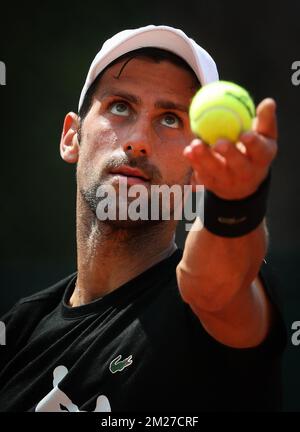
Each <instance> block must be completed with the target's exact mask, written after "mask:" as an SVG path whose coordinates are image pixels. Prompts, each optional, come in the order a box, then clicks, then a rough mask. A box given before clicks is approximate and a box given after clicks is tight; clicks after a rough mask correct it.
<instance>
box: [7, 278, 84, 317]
mask: <svg viewBox="0 0 300 432" xmlns="http://www.w3.org/2000/svg"><path fill="white" fill-rule="evenodd" d="M76 274H77V273H72V274H71V275H69V276H67V277H65V278H63V279H61V280H60V281H58V282H56V283H55V284H52V285H50V286H48V287H47V288H44V289H43V290H41V291H38V292H36V293H34V294H31V295H30V296H27V297H23V298H21V299H20V300H19V301H18V302H17V303H16V304H15V305H14V306H13V307H12V308H11V309H10V310H9V311H8V312H7V313H6V314H5V315H4V316H3V317H2V318H1V321H3V322H4V323H8V322H9V321H11V319H12V318H16V316H18V315H23V314H24V313H25V314H28V313H31V312H32V313H33V314H34V315H37V314H38V313H39V311H41V310H42V311H43V310H46V311H47V310H48V311H49V310H51V309H52V308H53V307H55V306H56V305H57V304H58V303H59V301H60V300H61V299H62V296H63V294H64V292H65V290H66V288H67V286H68V284H69V283H70V282H71V281H72V279H73V278H75V276H76Z"/></svg>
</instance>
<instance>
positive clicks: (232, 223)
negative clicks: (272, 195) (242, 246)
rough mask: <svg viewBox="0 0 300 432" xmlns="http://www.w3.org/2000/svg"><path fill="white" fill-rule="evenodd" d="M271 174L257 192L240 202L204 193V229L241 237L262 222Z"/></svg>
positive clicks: (222, 234) (219, 234)
mask: <svg viewBox="0 0 300 432" xmlns="http://www.w3.org/2000/svg"><path fill="white" fill-rule="evenodd" d="M270 181H271V173H270V172H269V174H268V176H267V177H266V178H265V180H264V181H263V182H262V183H261V185H260V186H259V188H258V189H257V191H256V192H254V193H253V194H252V195H250V196H248V197H246V198H244V199H240V200H225V199H222V198H219V197H218V196H217V195H215V194H214V193H213V192H211V191H209V190H207V189H205V192H204V227H205V228H206V229H208V231H210V232H212V233H213V234H216V235H218V236H222V237H240V236H243V235H245V234H248V233H249V232H251V231H253V230H254V229H255V228H257V227H258V225H259V224H260V223H261V222H262V220H263V218H264V216H265V214H266V210H267V199H268V192H269V188H270Z"/></svg>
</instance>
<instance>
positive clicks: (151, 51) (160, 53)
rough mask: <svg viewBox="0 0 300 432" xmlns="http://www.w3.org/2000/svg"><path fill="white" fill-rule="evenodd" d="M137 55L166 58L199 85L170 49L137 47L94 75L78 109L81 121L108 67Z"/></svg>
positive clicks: (186, 66)
mask: <svg viewBox="0 0 300 432" xmlns="http://www.w3.org/2000/svg"><path fill="white" fill-rule="evenodd" d="M137 57H147V58H149V59H151V60H153V61H154V62H155V63H160V62H161V61H164V60H167V61H169V62H171V63H173V64H175V65H176V66H179V67H181V68H183V69H185V70H187V71H188V72H190V74H191V75H192V76H193V78H194V80H195V87H196V86H200V83H199V79H198V77H197V76H196V74H195V72H194V71H193V69H192V68H191V67H190V66H189V65H188V64H187V63H186V61H185V60H183V59H182V58H181V57H179V56H178V55H177V54H174V53H173V52H171V51H167V50H163V49H160V48H155V47H147V48H138V49H136V50H134V51H129V52H128V53H126V54H123V55H122V56H120V57H118V58H117V59H116V60H114V61H113V62H111V63H110V64H109V65H108V66H106V68H104V69H103V71H101V72H100V73H99V75H98V76H97V77H96V79H95V80H94V81H93V83H92V84H91V86H90V87H89V89H88V90H87V92H86V95H85V98H84V100H83V103H82V105H81V108H80V110H79V113H78V115H79V117H80V120H81V122H82V121H83V119H84V118H85V116H86V115H87V113H88V112H89V110H90V108H91V105H92V101H93V96H94V93H95V91H96V88H97V86H98V83H99V81H100V80H101V77H102V76H103V74H104V72H105V71H106V70H107V69H108V68H110V67H111V66H113V65H114V64H116V63H119V62H121V61H122V60H127V62H128V61H129V60H131V59H132V58H137ZM127 62H126V61H125V63H124V65H123V66H122V68H121V70H120V72H119V75H118V77H119V76H120V75H121V73H122V70H123V68H124V66H125V65H126V64H127Z"/></svg>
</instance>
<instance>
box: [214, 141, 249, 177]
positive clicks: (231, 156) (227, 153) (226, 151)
mask: <svg viewBox="0 0 300 432" xmlns="http://www.w3.org/2000/svg"><path fill="white" fill-rule="evenodd" d="M214 151H215V152H217V153H219V154H221V155H222V156H223V157H224V158H225V161H226V166H227V167H228V168H229V169H230V170H231V171H233V172H234V173H235V174H238V175H239V177H240V178H244V179H245V180H249V179H250V178H251V175H252V171H253V166H252V163H251V161H250V160H249V158H247V156H246V155H245V154H243V153H242V152H241V151H240V150H238V148H237V147H236V146H235V145H234V144H233V143H232V142H230V141H228V140H218V141H217V143H216V144H215V145H214Z"/></svg>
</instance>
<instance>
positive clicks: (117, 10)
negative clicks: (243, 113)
mask: <svg viewBox="0 0 300 432" xmlns="http://www.w3.org/2000/svg"><path fill="white" fill-rule="evenodd" d="M16 5H17V3H11V5H10V4H6V11H4V10H2V13H1V28H0V32H1V33H0V61H2V62H4V63H5V64H6V85H5V86H0V101H1V104H0V107H1V111H2V115H1V117H0V122H1V138H2V139H1V141H2V142H1V201H0V202H1V240H0V241H1V246H2V247H1V252H0V253H1V262H0V266H1V267H0V270H1V279H0V280H1V282H0V283H1V292H0V315H1V314H2V313H3V312H5V311H6V310H8V309H9V308H10V307H11V306H12V305H13V304H14V303H15V302H16V301H17V300H18V299H19V298H20V297H23V296H26V295H29V294H31V293H33V292H35V291H37V290H40V289H42V288H44V287H46V286H47V285H50V284H52V283H54V282H55V281H57V280H58V279H60V278H62V277H63V276H65V275H66V274H68V273H70V272H72V271H74V269H75V268H76V257H75V250H76V243H75V190H76V185H75V168H74V167H73V166H70V165H68V164H65V163H64V162H63V161H62V160H61V159H60V156H59V151H58V149H59V139H60V133H61V128H62V122H63V119H64V115H65V114H66V113H67V112H68V111H71V110H74V111H76V109H77V104H78V99H79V94H80V91H81V88H82V85H83V82H84V80H85V76H86V73H87V70H88V67H89V65H90V62H91V60H92V59H93V57H94V56H95V54H96V53H97V51H98V50H99V49H100V47H101V45H102V43H103V42H104V41H105V40H106V39H107V38H108V37H110V36H112V35H113V34H114V33H116V32H118V31H120V30H122V29H125V28H133V27H139V26H142V25H146V24H151V23H152V24H168V25H172V26H175V27H179V28H181V29H182V30H184V31H185V32H186V33H187V34H188V35H189V36H191V37H193V38H194V39H196V40H197V41H198V42H199V43H200V45H202V46H203V47H204V48H205V49H207V50H208V51H209V53H210V54H211V55H212V56H213V57H214V59H215V61H216V63H217V65H218V68H219V72H220V77H221V78H222V79H226V80H230V81H235V82H237V83H239V84H241V85H243V86H245V87H246V88H247V89H248V90H249V91H250V93H251V94H252V95H253V97H254V100H255V102H256V103H258V102H259V101H260V100H261V99H262V98H264V97H267V96H272V97H274V98H275V100H276V101H277V103H278V120H279V130H280V140H279V146H280V151H279V155H278V157H277V159H276V162H275V163H274V169H273V182H272V191H271V197H270V202H269V211H268V215H269V216H268V221H269V229H270V235H271V242H270V251H269V260H270V262H271V264H272V266H273V268H274V269H275V271H276V273H277V277H278V279H279V282H280V292H281V294H282V298H283V301H284V314H285V321H286V326H287V331H288V338H289V340H288V346H287V350H286V352H285V357H284V371H283V374H284V384H285V389H284V410H286V411H300V397H299V396H298V389H299V390H300V370H299V369H298V365H299V364H300V345H299V346H294V345H292V343H291V335H292V330H291V324H292V323H293V322H294V321H297V320H300V292H299V289H300V283H299V282H300V277H299V265H300V260H299V258H300V223H299V220H300V205H299V192H300V187H299V186H300V185H299V181H298V173H299V167H298V168H297V164H298V163H299V161H298V158H299V157H300V143H299V135H300V133H299V132H300V107H299V103H300V85H299V86H297V85H293V83H292V74H293V72H294V71H293V70H292V64H293V62H295V61H300V50H299V46H300V45H299V42H300V40H299V39H300V37H299V35H300V32H299V30H300V28H299V27H300V24H299V16H300V3H299V2H294V1H285V2H280V3H278V4H277V3H275V2H274V1H263V0H261V1H260V2H253V1H251V2H234V1H226V2H225V1H223V2H222V1H221V0H209V1H203V0H198V1H190V2H189V1H184V2H183V1H181V2H176V1H175V0H174V1H154V0H152V1H151V2H141V1H137V0H128V1H120V0H115V1H113V2H107V1H106V2H104V1H101V0H98V1H89V0H86V1H84V2H76V1H72V2H65V3H64V2H62V1H61V2H57V3H55V2H51V3H50V4H47V2H44V3H42V2H41V3H38V2H36V3H35V5H33V4H30V2H26V3H23V4H21V5H20V6H16ZM296 83H297V80H296ZM183 237H184V236H183V233H182V232H180V233H179V237H178V238H179V242H180V243H181V244H182V242H183Z"/></svg>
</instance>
